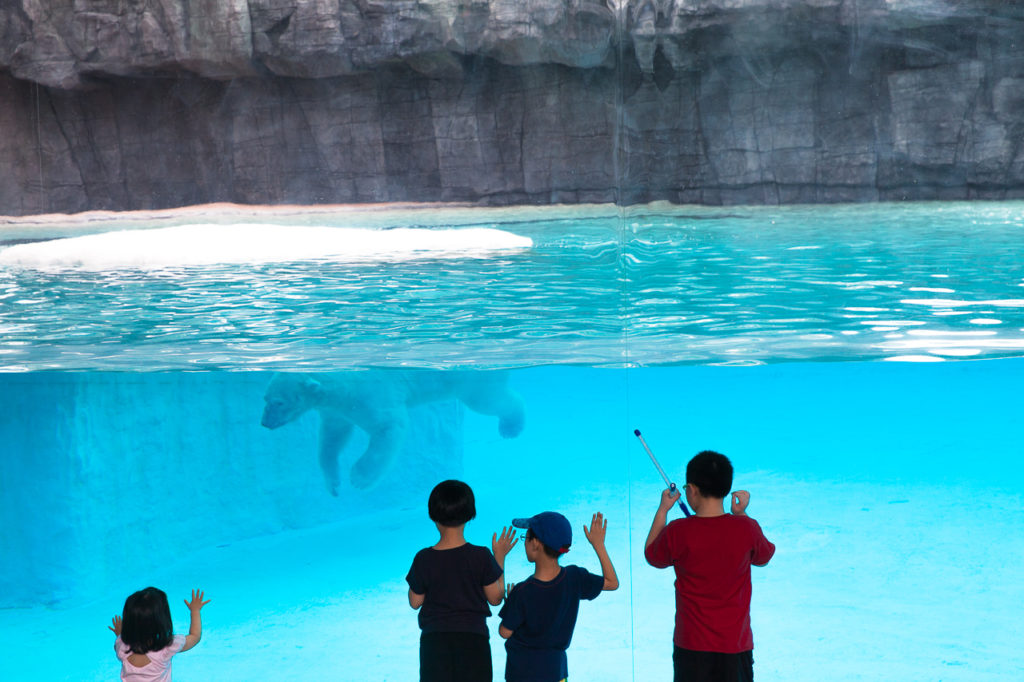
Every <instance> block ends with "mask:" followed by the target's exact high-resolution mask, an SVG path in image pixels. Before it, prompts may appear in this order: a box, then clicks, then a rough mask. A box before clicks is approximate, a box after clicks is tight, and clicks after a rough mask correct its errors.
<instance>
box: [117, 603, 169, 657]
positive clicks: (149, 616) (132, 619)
mask: <svg viewBox="0 0 1024 682" xmlns="http://www.w3.org/2000/svg"><path fill="white" fill-rule="evenodd" d="M173 628H174V626H173V624H172V623H171V607H170V606H169V605H168V603H167V595H166V594H165V593H164V591H163V590H158V589H157V588H155V587H147V588H146V589H144V590H139V591H138V592H136V593H135V594H133V595H131V596H130V597H128V598H127V599H125V600H124V611H123V612H122V613H121V641H122V642H124V643H125V645H127V647H128V649H130V650H131V652H132V653H135V654H146V653H149V652H150V651H160V650H161V649H163V648H164V647H165V646H167V645H168V644H170V643H171V639H173V637H174V630H173Z"/></svg>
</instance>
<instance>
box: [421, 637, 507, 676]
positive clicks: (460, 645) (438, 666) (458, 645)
mask: <svg viewBox="0 0 1024 682" xmlns="http://www.w3.org/2000/svg"><path fill="white" fill-rule="evenodd" d="M492 679H493V672H492V669H491V645H490V642H489V641H488V639H487V637H486V636H484V635H476V634H472V633H466V632H426V633H423V635H422V636H421V637H420V682H491V680H492Z"/></svg>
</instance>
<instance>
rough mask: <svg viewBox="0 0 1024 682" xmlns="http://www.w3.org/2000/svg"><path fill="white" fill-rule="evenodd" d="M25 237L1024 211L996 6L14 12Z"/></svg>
mask: <svg viewBox="0 0 1024 682" xmlns="http://www.w3.org/2000/svg"><path fill="white" fill-rule="evenodd" d="M0 6H2V11H0V167H2V168H3V169H4V172H3V173H2V174H0V214H5V213H6V214H29V213H41V212H54V211H61V212H71V211H80V210H86V209H137V208H138V209H142V208H162V207H172V206H181V205H186V204H194V203H204V202H213V201H233V202H240V203H337V202H370V201H374V202H376V201H407V200H416V201H435V200H444V201H473V202H483V203H492V204H506V203H523V202H525V203H547V202H584V201H617V202H619V203H633V202H641V201H648V200H653V199H668V200H672V201H677V202H698V203H711V204H719V203H788V202H806V201H820V202H832V201H872V200H886V199H902V198H912V199H931V198H1007V197H1020V196H1024V152H1022V150H1021V148H1020V147H1021V143H1020V140H1021V139H1022V135H1021V133H1022V132H1024V130H1022V127H1024V8H1020V7H1019V6H1018V3H1010V2H997V1H995V0H988V1H981V0H628V1H627V0H489V1H488V0H330V1H328V0H248V1H247V0H75V1H74V2H60V3H58V2H55V1H54V0H2V5H0Z"/></svg>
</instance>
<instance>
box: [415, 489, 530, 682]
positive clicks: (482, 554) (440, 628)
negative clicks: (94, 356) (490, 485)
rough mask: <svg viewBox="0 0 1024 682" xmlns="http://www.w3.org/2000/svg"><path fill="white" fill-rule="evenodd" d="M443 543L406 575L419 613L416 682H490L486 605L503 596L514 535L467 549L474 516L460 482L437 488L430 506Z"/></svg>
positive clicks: (506, 533) (424, 551)
mask: <svg viewBox="0 0 1024 682" xmlns="http://www.w3.org/2000/svg"><path fill="white" fill-rule="evenodd" d="M427 511H428V512H429V514H430V519H431V520H432V521H433V522H434V524H435V525H436V526H437V530H438V532H439V533H440V535H441V538H440V539H439V540H438V541H437V544H436V545H434V546H433V547H427V548H426V549H422V550H420V551H419V552H418V553H417V554H416V557H415V558H414V559H413V562H412V568H410V569H409V575H407V576H406V577H405V580H406V582H408V583H409V605H410V606H412V607H413V608H414V609H419V608H420V607H423V608H422V609H421V610H420V614H419V623H420V629H421V630H422V634H421V635H420V680H421V682H457V681H458V682H462V681H465V682H490V680H491V679H492V668H491V645H490V642H489V641H488V636H489V631H488V629H487V617H488V616H490V615H491V610H490V608H489V607H488V606H487V604H488V603H490V604H492V605H494V606H497V605H498V604H500V603H501V600H502V599H503V598H504V596H505V578H504V572H505V569H504V568H503V566H504V565H505V556H506V555H507V554H508V553H509V551H511V549H512V547H513V546H515V544H516V542H518V538H516V537H515V532H514V531H513V530H512V529H511V528H503V529H502V531H501V537H498V534H497V533H495V534H494V535H493V536H492V538H491V549H492V551H493V552H494V556H491V552H488V551H487V548H486V547H479V546H477V545H471V544H469V543H468V542H466V538H465V536H464V532H465V529H466V523H468V522H469V521H470V520H472V519H473V518H475V517H476V502H475V500H474V498H473V490H472V489H471V488H470V487H469V486H468V485H466V484H465V483H463V482H462V481H442V482H440V483H438V484H437V485H436V486H434V489H433V490H432V491H431V493H430V498H429V499H428V500H427Z"/></svg>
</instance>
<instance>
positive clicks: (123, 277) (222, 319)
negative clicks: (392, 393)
mask: <svg viewBox="0 0 1024 682" xmlns="http://www.w3.org/2000/svg"><path fill="white" fill-rule="evenodd" d="M559 210H560V211H562V212H563V213H564V212H565V210H566V209H559ZM524 211H525V212H526V215H528V216H532V217H530V218H528V219H520V218H519V217H517V216H520V214H517V213H516V212H515V211H511V210H508V209H504V210H503V212H502V213H501V216H502V217H503V218H504V219H506V220H505V221H501V220H499V221H495V220H488V221H486V222H485V223H484V222H481V223H480V224H479V225H478V226H483V227H488V228H497V229H500V230H504V231H507V232H512V233H515V234H519V235H521V236H523V237H527V238H529V239H531V240H532V242H533V244H534V247H533V248H532V249H529V250H525V251H517V252H514V253H499V254H491V256H490V257H472V258H461V259H457V258H452V257H451V254H446V257H445V258H434V259H427V258H423V259H420V260H413V261H408V260H390V261H389V260H382V261H378V262H373V263H367V262H348V263H344V262H337V261H331V260H324V259H318V260H313V261H306V262H267V263H262V264H235V265H206V266H202V267H198V266H197V267H168V268H163V269H159V270H146V271H143V270H133V269H130V268H129V269H121V270H118V271H116V272H112V271H111V272H107V271H93V272H89V271H76V270H65V271H62V272H46V271H40V270H34V269H25V268H19V267H17V266H6V267H2V268H0V366H2V367H3V369H4V370H5V371H24V370H26V369H29V370H32V369H51V368H58V369H59V368H63V369H176V368H177V369H192V368H204V369H205V368H226V369H258V368H264V369H304V368H305V369H338V368H344V367H357V366H371V365H372V366H423V367H452V366H495V367H499V366H500V367H510V366H525V365H536V364H550V363H558V364H586V365H601V366H604V365H607V366H621V365H659V364H695V363H699V364H756V363H763V362H782V361H805V360H862V359H891V358H898V359H904V360H920V359H921V358H929V359H932V360H939V361H942V360H945V361H949V360H956V359H958V358H977V357H1002V356H1007V355H1024V340H1022V339H1024V332H1022V329H1024V299H1021V298H1020V287H1021V286H1022V285H1024V267H1022V265H1021V262H1020V258H1019V254H1020V253H1024V228H1022V227H1021V224H1020V223H1021V221H1020V219H1019V216H1020V215H1024V205H1022V204H1020V203H1015V202H1007V203H1004V204H921V205H911V206H903V205H900V206H885V205H882V206H868V207H813V208H812V207H793V208H788V209H787V208H771V209H744V210H743V211H742V212H737V211H736V210H735V209H733V210H731V211H729V212H725V211H721V210H718V209H700V214H699V215H698V214H695V213H694V211H695V209H693V207H689V208H687V209H686V212H683V210H682V209H672V208H671V207H657V210H655V208H652V207H643V210H642V211H641V212H639V213H637V212H635V210H632V209H630V210H624V211H623V212H622V215H618V214H616V213H615V212H614V209H611V210H610V211H609V212H607V213H605V214H604V215H596V214H595V212H594V211H593V210H592V209H587V210H586V211H582V213H581V217H580V218H579V219H577V220H573V219H571V218H569V217H565V216H561V217H557V218H553V219H544V217H543V213H544V212H543V211H540V210H539V209H528V210H527V209H524ZM321 215H322V214H321ZM471 215H472V214H470V213H463V214H460V221H461V222H459V223H458V224H459V225H460V226H472V225H473V224H474V223H473V221H472V219H471ZM538 216H539V217H538ZM520 217H521V216H520ZM378 219H379V217H378ZM339 220H341V218H339ZM415 222H416V223H429V224H430V225H434V226H438V227H442V228H444V227H450V226H451V225H452V224H455V223H451V224H445V223H444V221H443V215H438V216H434V217H433V218H431V219H430V220H426V219H424V218H422V217H420V218H417V219H416V220H415ZM380 227H383V228H386V227H387V225H384V224H381V226H380ZM0 236H2V235H0Z"/></svg>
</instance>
